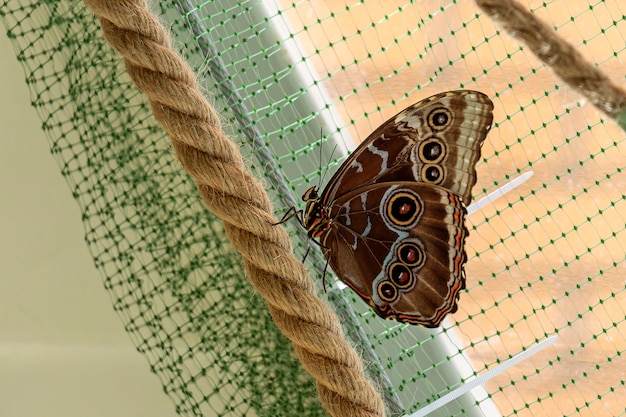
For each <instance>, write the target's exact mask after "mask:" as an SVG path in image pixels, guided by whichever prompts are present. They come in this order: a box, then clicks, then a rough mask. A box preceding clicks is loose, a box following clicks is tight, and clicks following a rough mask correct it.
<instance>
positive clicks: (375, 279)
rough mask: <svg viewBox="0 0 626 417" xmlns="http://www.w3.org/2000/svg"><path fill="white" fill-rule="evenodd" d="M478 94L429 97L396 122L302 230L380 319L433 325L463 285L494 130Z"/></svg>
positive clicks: (310, 210)
mask: <svg viewBox="0 0 626 417" xmlns="http://www.w3.org/2000/svg"><path fill="white" fill-rule="evenodd" d="M492 109H493V105H492V103H491V101H490V100H489V99H488V98H487V97H486V96H485V95H484V94H482V93H479V92H476V91H466V90H462V91H453V92H447V93H442V94H438V95H435V96H433V97H430V98H427V99H425V100H422V101H420V102H418V103H416V104H414V105H413V106H410V107H409V108H407V109H405V110H403V111H401V112H400V113H398V114H397V115H396V116H394V117H392V118H391V119H389V120H388V121H386V122H385V123H383V125H381V126H380V127H379V128H378V129H376V130H375V131H374V132H373V133H372V134H371V135H370V136H368V138H367V139H366V140H365V141H364V142H363V143H362V144H361V145H360V146H359V147H358V148H357V149H356V150H355V151H354V152H353V153H352V154H351V155H350V157H349V158H348V159H347V160H346V161H345V162H344V164H343V165H342V166H341V167H340V168H339V170H338V172H337V173H336V174H335V175H334V176H333V178H332V179H331V180H330V182H329V184H328V185H327V186H326V188H325V189H324V190H323V191H322V193H321V194H318V190H317V189H316V188H315V187H312V188H310V189H309V190H307V192H306V193H305V195H304V196H303V199H304V200H305V201H306V208H305V212H304V220H303V225H304V226H305V228H306V229H307V230H308V234H309V237H311V238H313V239H316V240H317V241H318V242H319V244H320V245H321V247H322V248H323V251H324V254H325V256H326V257H327V259H328V262H329V264H330V266H331V267H332V269H333V270H334V271H335V272H336V273H337V275H338V276H339V278H340V279H341V280H342V281H343V282H344V283H346V284H347V285H348V286H349V287H350V288H352V289H353V290H354V291H355V292H356V293H357V294H358V295H359V296H360V297H361V298H363V300H365V301H366V302H367V303H368V304H369V305H370V307H372V309H373V310H374V311H375V312H376V313H377V314H378V315H380V316H381V317H383V318H389V319H396V320H398V321H400V322H404V323H411V324H421V325H424V326H427V327H436V326H438V325H439V324H440V323H441V320H443V318H444V317H445V316H446V315H447V314H448V313H450V312H454V311H456V309H457V300H458V296H459V292H460V291H461V290H462V289H463V288H465V273H464V270H463V266H464V264H465V261H466V258H467V257H466V254H465V249H464V245H465V238H466V237H467V235H468V231H467V229H466V227H465V216H466V213H467V211H466V208H465V205H466V204H468V203H469V201H470V200H471V188H472V186H473V185H474V184H475V182H476V172H475V165H476V162H477V161H478V159H479V158H480V147H481V145H482V143H483V141H484V139H485V137H486V134H487V132H488V131H489V129H490V127H491V122H492V113H491V112H492Z"/></svg>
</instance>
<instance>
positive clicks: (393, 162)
mask: <svg viewBox="0 0 626 417" xmlns="http://www.w3.org/2000/svg"><path fill="white" fill-rule="evenodd" d="M492 111H493V103H492V102H491V100H489V98H488V97H487V96H486V95H484V94H483V93H480V92H478V91H470V90H460V91H449V92H445V93H441V94H437V95H434V96H432V97H429V98H427V99H425V100H422V101H420V102H418V103H416V104H414V105H412V106H410V107H408V108H407V109H405V110H403V111H401V112H400V113H398V114H397V115H395V116H394V117H392V118H391V119H389V120H387V121H386V122H385V123H383V124H382V125H381V126H380V127H379V128H378V129H376V130H375V131H374V132H373V133H372V134H371V135H370V136H368V137H367V139H366V140H365V141H364V142H363V143H362V144H361V145H360V146H359V147H358V148H357V149H356V150H355V151H354V152H353V153H352V154H351V155H350V157H349V158H348V159H347V160H346V161H345V162H344V164H343V165H342V167H341V168H340V170H339V171H338V172H337V173H336V174H335V175H334V177H333V179H332V180H331V182H330V183H329V184H328V186H327V187H326V189H325V190H324V193H323V194H322V196H321V201H322V204H324V205H328V204H331V203H332V201H333V200H335V198H336V197H337V196H341V195H342V194H346V193H349V192H350V191H352V190H354V189H356V188H359V187H362V186H364V185H368V184H374V183H380V182H386V181H419V182H425V183H428V184H433V185H439V186H441V187H444V188H446V189H448V190H450V191H451V192H452V193H454V194H457V195H459V196H461V198H462V200H463V201H464V202H465V204H469V202H470V200H471V195H472V194H471V191H472V187H473V186H474V184H475V183H476V172H475V166H476V162H477V161H478V159H479V158H480V147H481V146H482V143H483V141H484V140H485V137H486V135H487V133H488V132H489V129H490V128H491V124H492V121H493V115H492Z"/></svg>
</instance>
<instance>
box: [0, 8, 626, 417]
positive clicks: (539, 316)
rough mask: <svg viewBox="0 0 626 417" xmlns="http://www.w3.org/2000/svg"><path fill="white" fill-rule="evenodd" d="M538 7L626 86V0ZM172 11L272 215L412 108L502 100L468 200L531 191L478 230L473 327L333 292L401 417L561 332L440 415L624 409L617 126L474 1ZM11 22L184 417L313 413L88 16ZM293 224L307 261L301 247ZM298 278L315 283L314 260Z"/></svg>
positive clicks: (100, 263) (47, 126)
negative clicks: (469, 97)
mask: <svg viewBox="0 0 626 417" xmlns="http://www.w3.org/2000/svg"><path fill="white" fill-rule="evenodd" d="M525 7H529V8H530V10H532V11H533V12H534V13H535V15H537V16H538V17H540V18H541V19H542V20H544V21H545V22H547V23H548V24H550V25H551V26H553V27H554V28H555V31H556V32H557V33H558V34H559V35H560V36H562V37H564V38H566V39H567V40H568V41H569V42H570V43H572V44H574V45H576V47H577V49H578V50H579V51H580V52H581V53H582V54H583V55H584V56H585V57H586V58H587V59H588V60H590V61H592V62H594V63H596V64H597V65H598V66H599V68H600V69H601V71H603V72H604V73H605V74H607V75H609V76H610V77H611V78H612V79H613V80H614V81H615V82H617V83H623V81H624V70H623V65H624V60H626V48H625V42H624V39H625V38H626V37H625V36H624V34H626V18H625V15H626V6H625V5H624V4H623V2H620V1H619V0H614V1H609V0H607V1H595V2H591V1H590V2H582V1H579V2H565V1H552V2H531V3H530V4H525ZM158 11H159V12H160V13H161V15H162V18H163V19H164V21H165V22H167V25H168V26H169V27H170V28H171V31H172V34H173V37H174V39H175V44H176V47H177V48H179V49H180V50H181V53H182V54H183V55H184V56H185V57H186V58H187V59H188V60H189V62H190V63H191V64H192V65H193V66H194V67H195V69H196V70H197V73H198V77H199V79H200V80H201V83H202V85H203V88H204V89H205V91H206V94H207V96H208V97H210V99H211V100H212V101H213V102H214V104H215V106H216V108H217V109H218V110H220V112H221V113H222V115H223V117H224V118H225V120H226V125H227V129H228V131H229V133H230V134H231V135H232V136H233V137H234V138H235V139H236V140H237V141H239V142H240V143H241V145H242V146H241V149H242V152H243V153H244V156H245V157H246V159H247V161H248V162H249V164H250V166H251V167H252V169H253V171H254V172H255V173H256V174H257V175H258V176H259V177H260V178H265V181H266V184H267V188H268V190H269V192H270V194H271V195H272V197H273V199H274V205H275V207H276V208H277V211H278V214H279V215H280V213H282V212H284V211H285V210H286V209H287V207H289V206H291V205H292V204H294V202H298V204H299V196H300V195H302V193H303V191H304V190H305V189H306V188H308V187H310V186H311V185H316V184H317V183H318V181H319V178H320V175H322V173H323V171H325V167H326V166H327V165H328V166H329V167H330V171H331V172H332V170H333V169H334V168H336V167H337V166H338V164H340V163H341V161H342V160H343V159H344V157H345V154H346V153H347V152H348V151H349V150H350V149H353V148H354V146H355V144H356V143H358V141H359V140H362V139H363V138H365V137H366V136H367V135H368V133H369V132H371V131H372V130H373V129H374V128H375V127H376V126H378V125H379V124H380V123H381V122H382V121H383V120H385V119H386V118H388V117H390V116H391V115H393V114H394V113H395V112H396V111H398V110H399V109H401V108H404V107H406V106H408V105H409V104H412V103H413V102H415V101H417V100H418V99H420V98H423V97H426V96H429V95H431V94H434V93H436V92H439V91H444V90H451V89H457V88H472V89H477V90H480V91H483V92H485V93H487V94H488V95H489V96H490V97H492V99H493V101H494V103H495V126H494V129H493V131H492V132H491V133H490V135H489V136H488V138H487V141H486V144H485V146H484V148H483V160H482V161H481V162H480V163H479V165H478V184H477V186H476V187H475V188H474V195H475V198H476V199H480V198H481V197H483V196H485V195H486V194H488V193H490V192H491V191H494V190H496V189H497V188H498V187H499V186H500V185H502V184H505V183H507V182H508V181H509V180H510V179H511V178H514V177H517V176H518V175H520V174H522V173H527V172H530V171H532V172H533V176H532V178H531V179H530V180H529V181H527V182H526V183H524V184H523V185H522V186H520V187H519V188H517V189H515V190H514V191H513V192H511V193H509V194H507V195H506V196H505V197H503V198H500V199H498V200H496V201H495V202H494V203H493V204H492V205H489V206H487V207H485V208H483V209H481V210H479V211H477V212H475V213H473V214H472V215H470V216H469V218H468V227H469V228H470V231H471V235H470V237H469V238H468V242H467V251H468V255H469V258H470V260H469V262H468V264H467V267H466V270H467V279H468V282H467V287H468V288H467V291H466V292H465V293H464V294H462V296H461V301H460V307H459V311H458V312H457V313H456V314H454V315H453V316H452V317H450V318H449V319H447V320H446V323H445V325H444V326H443V328H442V329H438V330H426V329H422V328H415V327H411V326H406V325H401V324H398V323H394V322H385V321H382V320H380V319H379V318H378V317H377V316H375V315H374V314H373V313H372V312H371V311H369V310H368V309H367V308H366V307H365V306H364V305H363V304H362V302H361V301H360V300H357V299H356V298H357V297H356V296H355V295H354V294H352V293H350V292H349V291H348V290H343V291H340V290H337V289H335V287H334V286H332V281H333V280H332V278H330V282H328V284H330V285H329V288H332V289H330V290H329V292H328V293H327V294H325V295H324V296H325V297H326V298H327V299H328V301H329V303H330V304H331V305H333V306H334V307H335V308H336V309H337V311H338V313H339V314H340V315H341V317H342V318H343V319H344V320H343V322H344V323H345V325H346V332H347V335H348V337H349V338H350V339H351V340H352V341H353V343H354V344H355V346H356V347H357V349H358V350H359V351H360V352H361V353H362V354H363V357H364V361H365V364H366V368H367V369H368V371H369V372H370V374H371V377H372V378H373V379H374V380H375V382H376V384H377V386H378V387H379V388H380V390H381V392H382V393H383V397H384V398H385V400H386V401H387V402H388V404H389V410H390V411H391V412H394V413H395V412H397V413H399V414H402V413H407V414H408V413H411V412H414V411H416V410H419V409H421V408H422V407H424V406H425V405H426V404H428V403H431V402H433V401H435V400H436V399H437V398H439V397H441V396H442V395H444V394H446V393H447V392H449V391H450V390H453V389H455V388H457V387H460V386H462V385H463V384H464V383H467V382H468V381H470V380H471V379H473V378H474V377H476V376H477V375H480V374H482V373H484V372H485V371H486V370H488V369H493V368H494V367H496V366H497V365H498V364H501V363H503V362H504V361H506V360H507V359H509V358H510V357H512V356H514V355H516V354H518V353H519V352H521V351H523V350H525V349H526V348H528V347H529V346H531V345H534V344H535V343H537V342H539V341H541V340H544V339H546V338H547V337H549V336H552V335H557V336H558V340H557V342H556V344H555V345H554V346H553V347H550V348H547V349H545V350H544V351H542V352H541V353H539V354H537V355H535V356H533V357H532V358H530V359H526V360H525V361H523V362H522V363H521V364H520V365H518V366H516V367H514V368H512V369H511V370H509V371H507V372H505V373H503V374H500V375H499V376H497V377H495V378H493V379H491V380H489V381H488V382H486V383H485V384H484V385H483V387H482V388H479V389H476V390H473V391H472V392H470V393H468V394H466V395H463V396H462V397H461V398H459V399H458V400H455V401H453V402H451V403H449V404H447V405H445V406H444V407H442V408H440V409H439V410H438V411H435V412H434V413H433V414H432V415H440V416H460V415H503V416H510V415H521V416H530V415H533V416H534V415H546V416H555V415H563V416H575V415H581V416H585V415H593V416H601V415H607V416H609V415H610V416H615V415H622V414H625V409H624V405H623V398H626V387H625V384H626V377H624V375H626V362H625V361H624V358H623V356H622V352H624V350H625V349H626V336H625V333H626V320H625V319H626V314H625V310H626V309H625V308H624V307H623V306H622V304H623V303H624V302H625V301H626V291H624V276H625V273H626V262H624V260H625V254H626V250H625V247H626V231H625V224H626V215H624V214H623V213H624V212H626V203H625V202H624V191H623V190H624V187H626V177H625V175H624V172H623V168H624V167H625V166H626V143H625V142H624V131H622V130H621V129H620V128H619V127H618V125H617V124H616V123H615V122H614V121H613V120H610V119H608V118H607V117H606V116H605V115H603V114H601V113H599V112H598V111H597V110H596V109H595V108H594V107H592V106H591V105H590V104H588V103H587V102H586V101H585V100H584V99H582V98H581V96H580V95H578V94H577V93H576V92H574V91H573V90H572V89H571V88H570V87H568V86H566V85H565V84H564V83H563V82H562V81H561V80H559V79H558V78H556V77H555V76H554V75H553V72H552V71H551V70H550V69H549V68H548V67H546V66H545V65H544V64H542V63H541V62H540V61H538V60H537V59H536V58H535V57H534V56H533V55H532V53H530V52H529V51H528V50H527V49H526V48H524V47H523V46H521V45H520V44H519V43H518V42H517V41H516V40H515V39H513V38H511V37H510V36H508V35H507V34H505V33H503V32H500V31H499V29H498V26H497V25H496V24H494V23H493V22H492V21H491V20H490V19H489V17H487V16H486V15H484V14H483V13H481V11H480V10H479V9H478V8H477V7H476V5H475V4H474V3H473V2H469V1H450V2H416V3H415V4H411V3H408V2H403V1H394V2H374V1H371V2H356V1H355V2H305V1H302V2H286V1H282V2H278V3H274V2H261V1H241V2H234V1H232V2H226V1H223V2H206V3H198V4H195V3H193V2H191V1H162V2H161V3H160V4H159V5H158ZM0 13H1V15H2V21H3V23H4V25H5V28H6V30H7V33H8V34H9V36H10V38H11V39H13V43H14V45H15V49H16V55H17V57H18V59H19V61H20V62H21V63H22V64H23V67H24V70H25V74H26V82H27V83H28V85H29V87H30V89H31V94H32V101H33V105H34V106H35V107H36V108H37V110H38V111H39V114H40V115H41V119H42V126H43V129H44V130H45V131H46V133H47V134H48V137H49V140H50V147H51V151H52V154H53V155H54V157H55V158H56V160H57V161H58V163H59V167H60V169H61V173H62V174H63V175H64V177H65V178H66V179H67V181H68V184H69V186H70V188H71V190H72V193H73V196H74V197H75V198H76V200H77V202H78V204H79V205H80V207H81V210H82V212H83V221H84V225H85V236H86V242H87V244H88V245H89V248H90V250H91V253H92V254H93V257H94V261H95V263H96V265H97V267H98V268H99V270H100V271H101V273H102V277H103V280H104V285H105V288H106V289H107V291H108V292H109V293H110V295H111V300H112V303H113V306H114V308H115V310H116V311H118V312H119V315H120V317H121V319H122V321H123V323H124V325H125V328H126V330H127V331H128V333H129V335H130V336H131V338H132V340H133V342H134V343H135V345H136V346H137V349H138V350H139V351H140V352H141V353H142V354H143V355H144V356H145V357H146V359H147V360H148V361H149V363H150V365H151V369H152V370H153V372H154V373H155V374H156V375H157V376H158V377H159V378H160V380H161V381H162V384H163V387H164V390H165V392H166V393H167V395H168V396H169V397H170V398H171V399H172V401H173V402H174V404H175V406H176V410H177V412H178V413H179V414H180V415H185V416H200V415H204V416H213V415H220V416H240V415H259V416H276V415H300V416H308V415H323V414H324V411H323V410H322V408H321V406H320V404H319V400H318V399H317V394H316V390H315V387H314V383H313V381H312V380H311V378H310V377H309V376H308V375H307V374H306V373H305V372H304V370H303V369H302V367H301V366H300V365H299V364H298V362H297V360H296V358H295V355H294V354H293V350H292V348H291V346H290V344H289V343H288V342H287V341H286V339H284V338H283V337H282V336H281V335H280V332H279V331H278V330H277V329H276V327H275V326H274V325H273V323H272V321H271V318H270V316H269V314H268V313H267V310H266V308H265V303H264V301H263V300H262V299H261V298H260V296H259V295H258V294H256V293H255V291H254V290H253V289H252V288H251V286H250V285H249V284H248V282H247V281H246V279H245V277H244V273H243V269H242V267H241V265H240V261H239V259H240V258H239V255H238V254H236V253H235V251H234V250H233V249H232V248H231V247H230V245H229V244H228V242H227V241H226V239H225V236H224V232H223V228H222V226H221V224H220V223H219V222H218V221H217V220H216V219H215V217H214V216H212V215H211V213H209V212H207V210H206V209H204V208H203V206H202V204H201V202H200V199H199V197H198V195H197V192H196V188H195V186H194V184H193V182H192V181H191V180H190V179H189V178H188V176H187V175H186V174H185V173H184V172H183V171H182V169H181V167H180V164H178V163H177V162H176V160H175V157H174V155H173V152H172V151H171V149H170V148H169V145H168V139H167V138H166V137H165V135H164V134H163V133H162V131H161V129H160V128H159V127H158V126H157V125H156V123H155V122H154V120H153V118H152V117H151V115H150V111H149V108H148V106H147V105H146V100H145V99H144V98H143V97H142V95H141V94H140V93H138V91H137V90H136V89H135V88H134V87H133V86H132V85H131V83H130V81H129V79H128V77H127V75H126V74H125V71H124V68H123V64H122V63H121V59H120V58H119V57H118V56H117V55H116V54H115V53H114V52H113V51H112V49H111V48H110V47H109V46H108V45H107V44H106V42H105V41H104V39H103V38H102V36H101V31H100V29H99V26H98V25H97V23H96V21H95V19H94V18H93V16H92V13H91V12H90V11H89V10H87V9H86V8H85V6H84V5H83V4H82V3H80V2H66V1H46V2H43V1H38V2H28V1H26V0H21V1H20V0H16V1H5V2H3V3H2V8H0ZM320 129H321V131H322V133H321V134H320ZM335 148H336V149H335ZM333 151H334V153H333ZM329 161H330V163H329ZM321 167H323V168H324V169H322V168H321ZM329 175H330V174H327V175H326V178H328V177H329ZM288 227H290V228H292V231H293V235H294V244H295V246H296V250H297V255H300V256H302V255H304V252H305V250H306V248H307V242H306V239H305V237H304V234H303V233H302V231H300V230H299V229H298V227H297V225H288ZM307 263H308V266H309V267H310V270H311V271H313V272H312V273H313V274H314V275H317V276H318V277H319V278H321V271H322V269H323V266H324V262H323V260H321V259H320V258H319V256H318V255H316V254H315V253H314V254H313V256H310V257H309V258H308V262H307ZM328 279H329V278H327V280H328ZM318 281H319V282H320V292H322V291H321V279H320V280H318ZM94 377H95V376H94Z"/></svg>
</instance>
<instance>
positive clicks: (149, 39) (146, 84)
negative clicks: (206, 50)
mask: <svg viewBox="0 0 626 417" xmlns="http://www.w3.org/2000/svg"><path fill="white" fill-rule="evenodd" d="M85 3H86V4H87V5H88V6H90V7H91V8H92V10H93V11H94V12H95V14H96V15H97V16H98V17H99V19H100V24H101V26H102V29H103V32H104V35H105V37H106V38H107V40H108V41H109V42H110V43H111V45H112V46H113V47H114V48H115V49H116V50H117V51H118V52H119V53H120V54H121V55H122V56H123V57H124V60H125V63H126V68H127V71H128V73H129V75H130V77H131V78H132V80H133V81H134V82H135V83H136V85H137V86H138V87H139V89H141V90H142V91H143V92H144V93H145V94H146V95H147V96H148V98H149V100H150V104H151V106H152V110H153V113H154V116H155V118H156V119H157V121H159V123H161V124H162V126H163V128H164V129H165V130H166V131H167V133H168V134H169V136H170V138H171V140H172V144H173V148H174V150H175V151H176V153H177V156H178V158H179V160H180V162H181V163H182V165H183V166H184V167H185V169H186V170H187V171H188V172H189V173H190V175H191V176H192V177H193V178H194V180H195V181H196V184H197V186H198V189H199V191H200V194H201V196H202V199H203V200H204V202H205V204H206V205H207V206H208V207H209V209H210V210H212V211H213V213H215V214H216V215H217V216H219V217H220V218H221V219H222V220H223V221H224V226H225V230H226V233H227V235H228V237H229V239H230V240H231V242H232V244H233V246H235V247H236V248H237V250H239V251H240V252H241V254H242V255H243V259H244V266H245V268H246V272H247V275H248V277H249V278H250V280H251V281H252V283H253V284H254V286H255V287H256V289H257V290H258V292H259V293H260V294H261V295H262V296H263V298H264V299H265V300H266V301H267V303H268V306H269V310H270V313H271V314H272V317H273V318H274V320H275V322H276V324H277V325H278V327H279V328H280V329H281V330H282V332H283V333H284V334H285V335H286V336H287V337H288V338H289V339H290V340H291V341H292V343H293V344H294V347H295V351H296V353H297V354H298V357H299V358H300V360H301V362H302V364H303V366H304V367H305V369H306V370H307V371H308V372H309V373H310V374H311V375H312V376H313V377H314V378H315V379H316V381H317V387H318V392H319V394H320V398H321V401H322V404H323V406H324V407H325V409H326V410H327V411H328V412H329V413H330V414H331V415H333V416H337V417H339V416H346V417H347V416H350V417H352V416H356V417H374V416H384V405H383V402H382V400H381V399H380V396H379V395H378V393H377V392H376V390H375V389H374V387H373V386H372V385H371V383H370V382H369V380H368V379H367V378H366V377H365V375H364V372H363V366H362V363H361V360H360V358H359V356H358V355H357V353H356V351H355V350H354V349H353V348H352V346H350V345H349V344H348V343H347V342H346V341H345V340H344V338H343V333H342V330H341V325H340V323H339V321H338V319H337V316H336V315H335V314H334V313H333V312H332V311H331V310H329V308H328V307H327V306H326V305H325V304H324V303H323V302H322V301H321V300H320V299H319V298H318V297H317V295H316V293H315V289H314V286H313V283H312V280H311V278H310V277H309V275H308V273H307V271H306V270H305V269H304V266H303V265H302V263H301V262H298V261H297V260H296V259H295V258H294V256H293V255H292V252H291V243H290V240H289V237H288V235H287V233H286V232H285V230H284V228H282V227H280V226H273V225H272V224H273V223H275V222H276V218H275V217H274V216H273V215H272V211H271V205H270V201H269V198H268V196H267V194H266V193H265V190H264V189H263V187H262V186H261V184H260V183H259V181H257V180H256V179H255V178H254V177H253V176H252V175H251V174H250V173H248V172H247V170H246V167H245V165H244V162H243V159H242V157H241V155H240V153H239V151H238V149H237V146H236V145H235V144H234V143H233V142H232V141H231V140H230V139H229V138H228V137H226V136H225V134H224V133H223V131H222V129H221V125H220V120H219V116H218V114H217V113H216V112H215V110H214V109H213V108H211V106H210V105H209V104H208V102H207V101H206V100H205V99H204V97H203V96H202V94H200V92H199V90H198V86H197V82H196V79H195V75H194V73H193V71H192V70H191V68H189V66H188V65H187V64H186V63H185V62H184V61H183V60H182V58H180V57H179V56H178V55H177V54H176V53H175V52H174V51H173V50H172V49H171V45H170V39H169V36H168V35H167V33H166V32H165V30H164V29H163V27H162V26H161V24H160V22H159V21H158V19H157V18H156V17H155V16H154V15H153V14H152V13H151V12H150V11H149V10H148V8H147V4H146V2H145V1H143V0H135V1H133V0H124V1H113V0H108V1H99V0H85Z"/></svg>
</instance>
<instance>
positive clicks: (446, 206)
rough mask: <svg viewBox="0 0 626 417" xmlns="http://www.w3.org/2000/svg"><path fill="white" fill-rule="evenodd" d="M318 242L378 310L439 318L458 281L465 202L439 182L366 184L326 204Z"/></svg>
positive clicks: (408, 318)
mask: <svg viewBox="0 0 626 417" xmlns="http://www.w3.org/2000/svg"><path fill="white" fill-rule="evenodd" d="M331 216H332V217H333V219H334V223H333V228H332V229H331V230H330V231H329V232H328V233H327V234H326V236H325V238H324V241H323V242H322V244H323V245H324V246H325V247H326V248H327V252H329V253H328V254H327V256H328V258H329V262H330V265H331V267H332V268H333V270H334V271H335V272H336V273H337V274H338V275H339V277H340V278H341V280H342V281H343V282H345V283H346V284H347V285H348V286H350V287H351V288H352V289H353V290H355V291H356V292H357V293H358V294H359V295H360V296H361V297H362V298H363V299H364V300H365V301H366V302H367V303H368V304H369V305H370V306H371V307H372V308H373V309H374V310H375V311H376V312H377V313H378V314H379V315H381V316H382V317H385V318H395V319H397V320H399V321H402V322H407V323H413V324H422V325H425V326H428V327H433V326H438V325H439V323H440V322H441V320H442V319H443V317H444V316H445V315H446V314H447V313H448V312H451V311H455V310H456V301H457V299H458V294H459V291H460V290H461V289H462V288H464V287H465V279H464V275H463V264H464V262H465V259H466V256H465V252H464V250H463V244H464V241H465V237H466V235H467V230H466V229H465V226H464V218H465V207H464V206H463V204H462V203H461V201H460V199H459V198H458V197H457V196H456V195H454V194H452V193H450V192H449V191H447V190H445V189H444V188H442V187H438V186H431V185H428V184H423V183H416V182H393V183H382V184H373V185H369V186H366V187H362V188H359V189H357V190H355V191H354V192H352V193H349V194H347V195H344V196H342V197H340V199H338V200H337V201H336V202H335V204H334V205H333V210H332V212H331Z"/></svg>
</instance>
